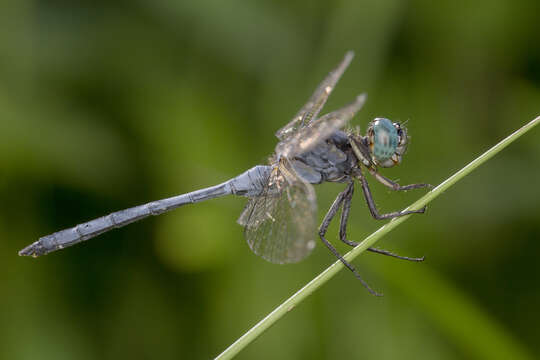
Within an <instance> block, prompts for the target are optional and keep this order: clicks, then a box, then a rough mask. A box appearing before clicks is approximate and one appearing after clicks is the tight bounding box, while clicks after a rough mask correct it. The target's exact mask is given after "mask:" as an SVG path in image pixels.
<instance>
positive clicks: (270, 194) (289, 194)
mask: <svg viewBox="0 0 540 360" xmlns="http://www.w3.org/2000/svg"><path fill="white" fill-rule="evenodd" d="M353 57H354V53H353V52H352V51H349V52H347V53H346V54H345V57H344V58H343V60H342V61H341V62H340V63H339V65H338V66H337V67H336V68H335V69H334V70H332V71H331V72H330V73H329V74H328V75H327V76H326V77H325V79H324V80H323V81H322V82H321V83H320V85H319V86H318V87H317V88H316V90H315V92H314V93H313V94H312V95H311V97H310V98H309V100H308V101H307V103H306V104H305V105H304V106H303V107H302V108H301V109H300V111H298V113H297V114H296V115H295V116H294V117H293V118H292V120H291V121H290V122H289V123H288V124H287V125H285V126H284V127H282V128H281V129H279V130H278V131H277V132H276V134H275V135H276V137H277V138H278V140H279V142H278V144H277V145H276V147H275V152H274V154H273V155H272V156H271V157H270V159H269V163H268V165H257V166H254V167H252V168H251V169H249V170H247V171H245V172H244V173H242V174H240V175H238V176H236V177H234V178H232V179H229V180H227V181H225V182H223V183H221V184H219V185H215V186H211V187H208V188H204V189H200V190H196V191H192V192H189V193H185V194H182V195H177V196H173V197H169V198H166V199H162V200H157V201H152V202H149V203H147V204H144V205H139V206H135V207H131V208H128V209H124V210H120V211H117V212H113V213H111V214H109V215H106V216H102V217H100V218H97V219H94V220H90V221H88V222H85V223H81V224H79V225H76V226H74V227H71V228H69V229H65V230H61V231H58V232H56V233H53V234H50V235H47V236H43V237H41V238H40V239H39V240H38V241H36V242H34V243H32V244H31V245H29V246H27V247H25V248H24V249H22V250H21V251H20V252H19V255H21V256H33V257H38V256H41V255H45V254H48V253H50V252H53V251H56V250H60V249H63V248H66V247H68V246H72V245H75V244H77V243H80V242H83V241H86V240H89V239H91V238H94V237H96V236H98V235H100V234H103V233H104V232H107V231H109V230H112V229H115V228H120V227H123V226H126V225H128V224H130V223H133V222H135V221H138V220H141V219H143V218H147V217H149V216H152V215H160V214H163V213H165V212H168V211H171V210H173V209H176V208H178V207H180V206H183V205H186V204H194V203H198V202H201V201H205V200H209V199H214V198H218V197H222V196H226V195H237V196H243V197H247V198H248V199H249V200H248V203H247V205H246V207H245V208H244V210H243V212H242V213H241V215H240V217H239V219H238V223H239V224H240V225H242V226H243V227H244V235H245V238H246V240H247V243H248V245H249V248H250V249H251V250H252V251H253V252H254V253H255V254H257V255H258V256H261V257H262V258H263V259H265V260H267V261H269V262H272V263H278V264H284V263H295V262H298V261H300V260H302V259H304V258H305V257H306V256H308V255H309V254H310V253H311V252H312V250H313V248H314V247H315V244H316V241H315V238H316V236H317V234H318V236H319V238H320V240H321V241H322V242H323V243H324V245H326V247H328V249H329V250H330V251H331V252H332V253H333V254H334V255H335V256H336V257H337V258H338V259H339V260H340V261H341V262H342V263H343V264H344V265H345V266H346V267H347V268H348V269H349V270H351V272H352V273H353V274H354V275H355V276H356V277H357V278H358V279H359V280H360V281H361V283H362V284H363V285H364V286H365V287H366V289H367V290H368V291H369V292H370V293H372V294H373V295H381V294H379V293H378V292H376V291H374V290H373V289H371V287H370V286H369V285H368V284H367V283H366V282H365V281H364V280H363V279H362V277H361V276H360V274H359V273H358V271H357V270H356V268H355V267H354V266H353V265H352V264H350V263H349V262H348V261H346V260H345V259H344V258H343V256H342V255H341V254H340V253H339V252H338V250H337V249H336V248H335V247H334V245H332V244H331V243H330V242H329V241H328V240H327V239H326V233H327V230H328V227H329V225H330V223H331V221H332V220H333V219H334V218H335V217H336V215H337V214H338V213H339V212H340V210H341V214H340V226H339V238H340V240H341V241H342V242H344V243H345V244H347V245H350V246H356V245H358V243H356V242H354V241H352V240H349V239H348V238H347V222H348V219H349V214H350V209H351V202H352V198H353V193H354V185H355V181H357V182H359V184H360V187H361V189H362V191H363V194H364V198H365V201H366V203H367V206H368V209H369V211H370V213H371V216H373V218H375V219H379V220H384V219H391V218H395V217H399V216H404V215H409V214H414V213H424V212H425V207H424V208H422V209H420V210H409V211H405V210H403V211H395V212H390V213H385V214H382V213H380V212H379V210H378V209H377V207H376V205H375V202H374V200H373V197H372V194H371V191H370V188H369V185H368V182H367V179H366V176H365V174H364V173H365V172H367V173H369V174H371V175H372V176H373V177H374V178H375V179H376V180H378V181H379V182H381V183H382V184H383V185H385V186H387V187H389V188H390V189H392V190H395V191H406V190H411V189H418V188H425V187H430V185H429V184H411V185H405V186H402V185H399V184H398V183H396V182H394V181H392V180H390V179H388V178H386V177H384V176H383V175H381V174H380V173H379V171H378V169H379V168H390V167H393V166H395V165H398V164H400V163H401V160H402V157H403V155H404V153H405V151H406V149H407V144H408V139H409V138H408V136H407V131H406V129H405V127H403V126H402V125H401V124H399V123H397V122H394V123H393V122H391V121H390V120H389V119H386V118H375V119H374V120H373V121H371V122H370V123H369V126H368V128H367V133H366V135H364V136H362V135H361V134H360V132H359V131H358V130H356V131H355V130H343V129H344V127H345V126H346V125H347V124H348V122H349V121H350V120H351V119H352V118H353V116H354V115H355V114H356V113H357V112H358V111H359V110H360V109H361V108H362V106H363V105H364V103H365V101H366V95H365V94H360V95H358V96H357V97H356V98H355V100H354V101H352V102H351V103H350V104H348V105H346V106H344V107H343V108H341V109H338V110H335V111H333V112H330V113H327V114H325V115H323V116H320V117H319V113H320V112H321V110H322V108H323V106H324V105H325V103H326V101H327V99H328V97H329V95H330V94H331V92H332V90H334V88H335V86H336V84H337V82H338V81H339V79H340V78H341V76H342V75H343V73H344V72H345V70H346V69H347V67H348V66H349V65H350V63H351V61H352V59H353ZM323 182H337V183H343V184H346V186H345V189H344V190H343V191H342V192H340V193H339V194H338V195H337V197H336V199H335V201H334V202H333V204H332V206H331V207H330V209H329V210H328V212H327V213H326V215H325V216H324V219H323V221H322V223H321V225H320V226H319V228H318V231H317V222H316V219H317V202H316V195H315V190H314V187H313V185H316V184H321V183H323ZM368 250H369V251H372V252H375V253H379V254H383V255H388V256H392V257H396V258H399V259H404V260H410V261H422V260H423V259H424V258H423V257H420V258H411V257H406V256H400V255H397V254H395V253H392V252H390V251H387V250H383V249H379V248H374V247H372V248H369V249H368Z"/></svg>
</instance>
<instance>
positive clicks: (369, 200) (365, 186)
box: [357, 174, 426, 220]
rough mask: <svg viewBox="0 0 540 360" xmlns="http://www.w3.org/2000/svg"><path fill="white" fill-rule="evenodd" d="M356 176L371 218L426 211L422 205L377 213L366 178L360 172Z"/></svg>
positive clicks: (384, 217)
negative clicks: (404, 209)
mask: <svg viewBox="0 0 540 360" xmlns="http://www.w3.org/2000/svg"><path fill="white" fill-rule="evenodd" d="M357 178H358V180H360V183H361V184H362V190H363V192H364V198H365V199H366V202H367V205H368V208H369V212H370V213H371V216H373V218H375V219H377V220H384V219H392V218H395V217H399V216H403V215H409V214H423V213H424V212H425V211H426V207H425V206H424V207H423V208H421V209H420V210H409V211H394V212H390V213H387V214H379V211H378V210H377V207H376V206H375V202H374V201H373V196H372V195H371V191H370V190H369V185H368V182H367V180H366V178H365V177H364V176H363V175H362V174H358V175H357Z"/></svg>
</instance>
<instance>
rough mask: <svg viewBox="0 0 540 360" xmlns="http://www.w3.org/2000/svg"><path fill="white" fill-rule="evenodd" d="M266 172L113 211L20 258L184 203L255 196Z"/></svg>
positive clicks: (23, 252)
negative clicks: (233, 196) (228, 196)
mask: <svg viewBox="0 0 540 360" xmlns="http://www.w3.org/2000/svg"><path fill="white" fill-rule="evenodd" d="M269 173H270V166H262V165H259V166H255V167H253V168H251V169H249V170H247V171H246V172H244V173H243V174H241V175H238V176H237V177H235V178H233V179H231V180H228V181H226V182H224V183H222V184H219V185H216V186H211V187H208V188H205V189H201V190H196V191H192V192H189V193H186V194H182V195H177V196H173V197H170V198H167V199H162V200H157V201H152V202H150V203H147V204H144V205H139V206H135V207H132V208H129V209H124V210H120V211H117V212H113V213H111V214H109V215H106V216H102V217H99V218H97V219H94V220H90V221H87V222H85V223H82V224H79V225H76V226H74V227H72V228H69V229H65V230H61V231H58V232H56V233H54V234H51V235H47V236H43V237H41V238H40V239H39V240H38V241H36V242H34V243H33V244H31V245H29V246H27V247H25V248H24V249H22V250H21V251H20V252H19V255H25V256H34V257H37V256H40V255H45V254H48V253H50V252H53V251H55V250H60V249H63V248H65V247H68V246H72V245H75V244H77V243H79V242H82V241H85V240H88V239H91V238H93V237H96V236H98V235H101V234H103V233H104V232H107V231H109V230H112V229H115V228H120V227H123V226H126V225H128V224H131V223H133V222H135V221H138V220H141V219H144V218H146V217H149V216H151V215H159V214H162V213H164V212H167V211H170V210H173V209H176V208H177V207H180V206H182V205H186V204H193V203H197V202H200V201H204V200H209V199H214V198H217V197H221V196H225V195H244V196H255V195H258V194H260V193H261V191H262V189H263V187H264V183H265V181H266V179H267V178H268V174H269Z"/></svg>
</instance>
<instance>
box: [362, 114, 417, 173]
mask: <svg viewBox="0 0 540 360" xmlns="http://www.w3.org/2000/svg"><path fill="white" fill-rule="evenodd" d="M366 138H367V145H368V148H369V152H370V155H371V158H372V159H373V162H374V163H375V164H376V165H378V166H381V167H385V168H387V167H392V166H394V165H398V164H399V163H401V158H402V156H403V154H404V153H405V150H406V149H407V142H408V137H407V131H406V130H405V128H404V127H401V125H400V124H399V123H397V122H395V123H392V122H391V121H390V120H388V119H386V118H375V119H374V120H373V121H372V122H371V123H370V124H369V127H368V129H367V136H366Z"/></svg>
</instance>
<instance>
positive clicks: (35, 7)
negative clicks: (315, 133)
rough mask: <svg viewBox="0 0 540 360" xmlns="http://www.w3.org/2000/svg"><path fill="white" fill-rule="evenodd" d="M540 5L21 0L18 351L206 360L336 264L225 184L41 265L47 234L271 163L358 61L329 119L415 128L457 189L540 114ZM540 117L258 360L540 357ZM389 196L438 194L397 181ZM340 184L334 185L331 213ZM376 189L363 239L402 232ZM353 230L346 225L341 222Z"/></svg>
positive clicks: (15, 65) (391, 199) (12, 90)
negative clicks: (252, 243) (538, 125)
mask: <svg viewBox="0 0 540 360" xmlns="http://www.w3.org/2000/svg"><path fill="white" fill-rule="evenodd" d="M539 13H540V3H539V2H538V1H536V0H528V1H527V0H514V1H506V0H489V1H488V0H481V1H473V2H468V1H452V2H434V1H421V0H412V1H399V0H381V1H358V0H356V1H345V0H343V1H333V2H331V1H309V2H303V1H290V0H289V1H251V0H231V1H227V2H221V1H215V0H200V1H170V0H153V1H144V0H140V1H133V2H109V1H92V2H91V1H88V2H71V1H28V0H4V1H3V2H2V3H1V4H0V23H1V24H2V25H1V30H0V200H1V203H2V206H1V207H0V239H1V241H0V358H2V359H124V358H129V359H150V358H152V359H180V358H182V359H205V358H211V357H213V356H216V355H217V354H219V353H220V352H221V351H222V350H224V349H225V348H226V347H227V346H228V345H229V344H231V343H232V342H233V341H234V340H235V339H236V338H238V337H239V336H240V335H241V334H243V333H244V332H245V331H247V330H248V329H249V328H250V327H251V326H252V325H254V324H255V323H256V322H258V321H259V320H260V319H261V318H262V317H264V316H265V315H266V314H267V313H268V312H270V311H271V310H272V309H273V308H274V307H275V306H277V305H278V304H280V303H281V302H282V301H283V300H285V299H286V298H287V297H289V296H290V295H291V294H292V293H293V292H295V291H296V290H297V289H299V288H300V287H301V286H303V285H304V284H305V283H307V282H308V281H309V280H311V279H312V278H313V277H314V276H316V275H317V274H318V273H319V272H320V271H322V270H323V269H324V268H326V267H327V266H328V265H329V264H330V263H332V262H333V261H334V260H335V259H334V258H333V257H332V255H331V254H330V253H329V251H328V250H327V249H326V248H324V247H323V246H321V245H320V244H319V245H318V246H317V249H316V250H315V251H314V253H313V254H312V255H311V256H310V257H309V258H308V259H306V260H305V261H303V262H302V263H299V264H295V265H285V266H278V265H273V264H270V263H267V262H265V261H264V260H262V259H261V258H258V257H257V256H255V255H254V254H253V253H251V251H250V250H249V249H248V247H247V245H246V243H245V241H244V239H243V234H242V228H241V227H240V226H239V225H238V224H236V219H237V217H238V215H239V214H240V212H241V210H242V208H243V206H244V204H245V200H244V199H242V198H232V197H231V198H223V199H217V200H213V201H209V202H206V203H201V204H198V205H196V206H186V207H183V208H180V209H177V210H176V211H174V212H172V213H169V214H166V215H162V216H159V217H157V218H152V219H148V220H145V221H142V222H140V223H136V224H132V225H130V226H128V227H126V228H123V229H121V230H116V231H113V232H111V233H108V234H105V235H103V236H101V237H99V238H96V239H94V240H92V241H89V242H87V243H84V244H81V245H79V246H76V247H72V248H69V249H66V250H64V251H61V252H57V253H54V254H51V255H48V256H46V257H43V258H38V259H31V258H21V257H18V256H17V251H18V250H19V249H21V248H22V247H24V246H26V245H27V244H29V243H31V242H33V241H35V240H37V238H38V237H40V236H43V235H46V234H49V233H52V232H54V231H57V230H60V229H63V228H66V227H70V226H73V225H75V224H77V223H80V222H82V221H86V220H89V219H92V218H95V217H98V216H101V215H103V214H106V213H109V212H111V211H114V210H119V209H123V208H126V207H130V206H134V205H138V204H140V203H144V202H148V201H150V200H154V199H158V198H163V197H168V196H172V195H175V194H179V193H184V192H188V191H191V190H194V189H198V188H201V187H205V186H209V185H214V184H217V183H219V182H222V181H224V180H226V179H228V178H230V177H232V176H235V175H237V174H239V173H241V172H243V171H244V170H245V169H247V168H249V167H251V166H253V165H255V164H259V163H264V162H265V161H266V158H267V156H268V155H269V154H270V153H272V151H273V148H274V146H275V144H276V138H275V137H274V132H275V130H276V129H278V128H280V127H281V126H283V125H284V124H285V123H287V122H288V121H289V119H290V118H291V117H292V116H293V115H294V114H295V112H296V111H297V110H298V108H299V107H300V106H301V105H302V104H303V103H304V102H305V101H306V100H307V98H308V97H309V95H310V94H311V92H312V91H313V89H314V88H315V87H316V85H317V84H318V83H319V81H320V80H322V79H323V77H324V76H325V75H326V74H327V72H328V71H330V69H332V68H333V67H334V66H335V65H336V64H337V63H338V62H339V61H340V60H341V59H342V57H343V55H344V53H345V52H346V50H349V49H352V50H354V51H355V52H356V58H355V59H354V61H353V63H352V65H351V66H350V68H349V70H348V71H347V72H346V74H345V76H344V77H343V79H342V80H341V82H340V83H339V86H338V87H337V89H336V90H335V92H334V93H333V94H332V96H331V98H330V100H329V102H328V104H327V106H326V108H325V110H326V111H328V110H332V109H336V108H338V107H340V106H342V105H344V104H345V103H347V102H348V101H351V100H352V99H353V98H354V96H356V95H357V94H358V93H360V92H367V93H368V94H369V98H368V102H367V104H366V106H365V108H364V109H363V110H362V111H361V113H359V115H358V116H356V117H355V118H354V119H353V121H352V123H351V125H353V126H356V125H358V126H360V127H361V128H362V129H365V128H366V124H367V123H368V122H369V121H370V119H372V118H373V117H375V116H385V117H388V118H391V119H393V120H397V121H408V123H407V127H408V129H409V132H410V135H411V145H410V147H409V151H408V153H407V154H406V156H405V158H404V162H403V164H402V165H401V166H400V167H398V168H395V169H388V170H387V171H384V174H385V175H387V176H389V177H391V178H393V179H399V180H400V182H401V183H403V184H407V183H413V182H429V183H432V184H438V183H440V182H441V181H443V180H444V179H445V178H447V177H448V176H449V175H451V174H452V173H453V172H455V171H456V170H458V169H459V168H461V167H462V166H464V165H465V164H467V163H468V162H469V161H471V160H473V159H474V158H475V157H477V156H478V155H479V154H481V153H482V152H483V151H485V150H486V149H488V148H489V147H491V146H492V145H493V144H495V143H496V142H497V141H499V140H500V139H502V138H503V137H505V136H506V135H508V134H509V133H510V132H512V131H514V130H515V129H517V128H519V127H520V126H521V125H523V124H524V123H526V122H528V121H530V120H531V119H532V118H534V117H535V116H537V115H538V114H539V112H540V25H539V22H538V14H539ZM539 140H540V129H535V130H533V131H532V132H531V133H529V134H527V135H526V136H525V137H523V138H521V139H519V141H517V142H516V143H514V144H512V145H511V146H510V147H509V148H507V149H506V150H504V152H503V153H501V154H499V155H497V156H496V157H495V158H494V159H492V160H491V161H489V162H488V163H487V164H485V165H484V166H482V167H481V168H479V169H478V170H477V171H475V172H474V173H473V174H471V175H470V176H468V177H467V178H466V179H465V180H464V181H461V182H460V183H459V184H458V185H457V186H455V187H454V188H452V189H451V190H450V191H448V192H447V193H446V194H444V195H443V196H441V197H440V198H438V199H437V200H436V201H435V202H433V203H432V204H431V205H430V206H429V209H428V212H427V214H426V215H425V216H415V217H414V218H411V219H410V220H409V221H407V222H406V223H405V224H403V225H402V226H400V227H399V229H398V230H397V231H395V232H393V233H391V234H390V235H389V236H387V237H386V238H385V239H384V240H383V241H382V242H381V243H379V244H378V245H380V246H381V247H384V248H387V249H390V250H394V251H396V252H399V253H401V254H403V255H409V256H421V255H425V256H426V261H425V262H424V263H422V264H417V263H407V262H403V261H400V260H395V259H390V258H386V257H383V256H379V255H374V254H364V255H362V256H361V257H360V258H359V259H357V260H356V261H355V262H354V263H355V265H356V266H357V267H358V268H359V270H360V272H361V273H362V275H363V276H364V277H365V279H366V280H367V281H368V282H369V283H370V284H371V285H372V286H373V287H374V288H375V289H377V290H379V291H382V292H384V294H385V296H384V297H383V298H375V297H373V296H371V295H369V294H368V292H367V291H366V290H365V289H364V288H363V287H362V286H361V285H360V284H359V283H358V281H357V280H356V279H355V278H354V277H353V276H352V275H351V274H350V273H349V272H347V271H342V272H341V273H340V274H339V275H338V276H337V277H336V278H334V279H333V280H332V281H330V283H328V284H327V285H325V286H324V287H323V288H322V289H320V290H319V291H318V292H316V293H315V294H313V296H311V297H310V298H309V299H308V300H307V301H305V302H304V303H302V304H301V306H299V307H298V308H296V309H295V310H294V311H292V312H291V313H289V314H288V315H287V316H286V317H285V318H283V319H282V320H281V321H279V322H278V323H277V324H276V325H275V326H273V327H272V328H271V329H269V330H268V331H267V332H266V333H265V334H263V335H262V336H261V337H260V338H259V339H258V340H257V341H256V342H254V343H253V344H251V345H250V346H249V347H247V348H246V349H245V351H243V352H242V353H241V354H240V355H239V356H238V358H239V359H339V358H348V359H359V358H365V359H396V358H399V359H532V358H538V357H540V342H539V341H538V339H540V325H539V324H540V311H538V305H539V304H540V284H539V278H540V277H539V274H540V263H539V262H538V254H540V242H539V238H540V203H539V199H540V186H538V185H539V184H540V166H539V165H540V163H539V159H540V141H539ZM371 183H372V188H373V192H374V196H375V197H376V201H377V204H378V205H379V207H380V209H382V210H384V211H392V210H397V209H401V208H404V207H405V206H407V205H408V204H410V203H411V202H413V201H414V200H415V199H417V198H418V197H420V196H421V195H422V194H423V193H424V191H422V190H420V191H414V192H408V193H391V192H390V191H388V190H387V189H386V188H384V187H383V186H382V185H380V184H378V183H376V182H375V181H372V182H371ZM342 188H343V185H340V184H327V185H322V186H318V187H317V194H318V199H319V204H320V214H319V217H320V218H321V219H322V215H323V211H324V210H325V209H327V208H328V206H329V205H330V204H331V202H332V200H333V198H334V197H335V196H336V194H337V193H338V192H339V191H340V190H341V189H342ZM358 195H360V193H359V192H357V196H356V199H355V201H354V203H353V209H352V218H351V220H350V232H349V233H350V238H351V239H353V240H361V239H363V238H364V237H365V236H366V235H368V234H370V233H371V232H373V231H374V230H375V229H377V228H378V227H379V226H380V225H381V224H382V223H381V222H378V221H375V220H373V219H371V217H370V216H369V213H368V210H367V208H366V206H365V204H364V201H363V199H362V197H361V196H358ZM329 239H331V240H332V241H333V242H334V243H335V244H336V246H338V248H339V249H340V250H341V251H346V250H347V248H346V247H345V246H342V245H341V244H338V236H337V226H332V227H331V228H330V232H329Z"/></svg>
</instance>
